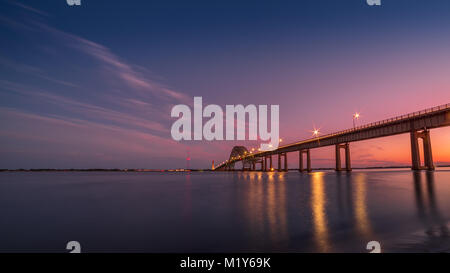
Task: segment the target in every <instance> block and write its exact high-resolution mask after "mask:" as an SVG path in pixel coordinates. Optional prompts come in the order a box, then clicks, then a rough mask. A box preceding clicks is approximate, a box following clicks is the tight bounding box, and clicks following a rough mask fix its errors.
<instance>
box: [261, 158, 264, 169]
mask: <svg viewBox="0 0 450 273" xmlns="http://www.w3.org/2000/svg"><path fill="white" fill-rule="evenodd" d="M264 161H265V158H264V157H263V158H262V159H261V171H262V172H263V171H264V170H265V166H264Z"/></svg>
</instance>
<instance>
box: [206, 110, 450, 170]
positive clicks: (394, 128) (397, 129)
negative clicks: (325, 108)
mask: <svg viewBox="0 0 450 273" xmlns="http://www.w3.org/2000/svg"><path fill="white" fill-rule="evenodd" d="M449 125H450V104H445V105H441V106H437V107H433V108H429V109H425V110H422V111H418V112H414V113H410V114H406V115H402V116H398V117H395V118H390V119H386V120H382V121H378V122H373V123H370V124H366V125H362V126H358V127H355V128H352V129H347V130H344V131H340V132H336V133H332V134H327V135H323V136H318V137H315V138H311V139H307V140H303V141H299V142H295V143H291V144H287V145H284V146H280V147H278V149H276V150H273V151H263V152H254V153H253V152H249V151H248V150H247V149H246V148H245V147H244V146H235V147H234V148H233V150H232V151H231V154H230V158H229V159H228V160H227V161H225V162H223V163H221V164H220V165H218V166H217V167H216V169H215V170H216V171H229V170H235V168H234V167H235V164H236V163H237V162H242V166H243V168H242V170H247V171H248V170H253V171H254V170H256V165H257V164H260V170H261V171H271V170H274V168H273V166H272V157H273V156H278V166H277V167H278V168H277V170H278V171H287V170H288V166H287V153H290V152H298V155H299V167H298V169H299V171H300V172H303V171H308V172H310V171H311V170H312V168H311V156H310V155H311V150H312V149H314V148H319V147H325V146H332V145H334V146H335V148H336V149H335V159H336V167H335V170H336V171H343V170H345V171H351V170H352V167H351V159H350V143H351V142H356V141H362V140H368V139H373V138H380V137H386V136H393V135H399V134H406V133H408V134H410V139H411V162H412V167H411V168H412V169H413V170H434V169H435V167H434V163H433V154H432V149H431V139H430V130H431V129H435V128H440V127H445V126H449ZM419 138H420V139H422V144H423V157H424V159H423V162H424V164H423V165H422V164H421V159H420V152H419V141H418V140H419ZM341 149H343V150H344V151H345V158H342V159H341ZM343 161H345V166H344V167H342V162H343ZM282 163H283V164H282ZM305 163H306V164H305Z"/></svg>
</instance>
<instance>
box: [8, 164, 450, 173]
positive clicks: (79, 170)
mask: <svg viewBox="0 0 450 273" xmlns="http://www.w3.org/2000/svg"><path fill="white" fill-rule="evenodd" d="M436 167H441V168H442V167H450V165H437V166H436ZM410 168H411V166H385V167H359V168H358V167H356V168H355V167H354V168H352V169H354V170H374V169H410ZM289 170H290V171H295V170H298V169H289ZM313 170H315V171H327V170H334V168H313ZM207 171H211V169H190V170H185V169H173V170H170V169H169V170H162V169H0V172H207ZM237 171H239V170H237ZM257 171H258V170H257Z"/></svg>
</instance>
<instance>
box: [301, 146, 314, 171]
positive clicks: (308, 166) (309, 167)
mask: <svg viewBox="0 0 450 273" xmlns="http://www.w3.org/2000/svg"><path fill="white" fill-rule="evenodd" d="M304 154H306V169H305V168H304V166H303V155H304ZM298 164H299V166H298V171H299V172H304V171H307V172H311V171H312V169H311V155H310V152H309V149H306V150H299V151H298Z"/></svg>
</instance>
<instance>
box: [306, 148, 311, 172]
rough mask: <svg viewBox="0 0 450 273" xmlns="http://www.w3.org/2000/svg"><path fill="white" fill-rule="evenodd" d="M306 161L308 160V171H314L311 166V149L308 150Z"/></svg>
mask: <svg viewBox="0 0 450 273" xmlns="http://www.w3.org/2000/svg"><path fill="white" fill-rule="evenodd" d="M306 161H307V164H306V170H307V171H308V172H311V171H312V168H311V153H310V150H309V149H308V150H306Z"/></svg>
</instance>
